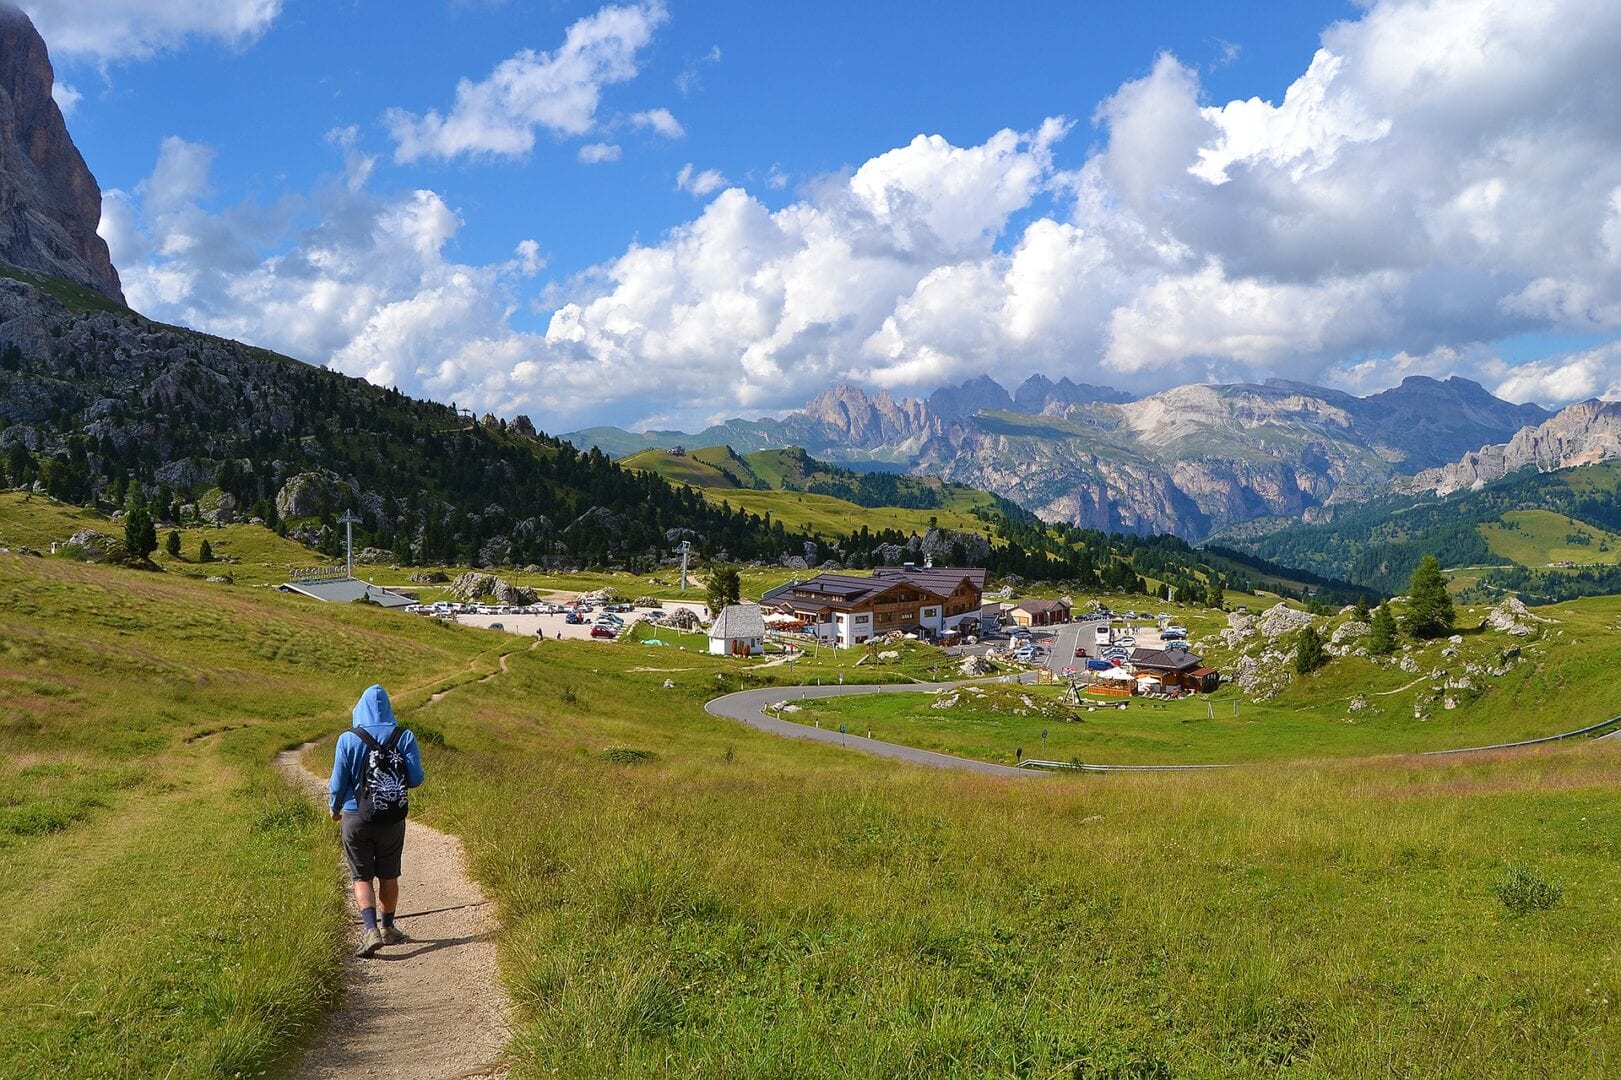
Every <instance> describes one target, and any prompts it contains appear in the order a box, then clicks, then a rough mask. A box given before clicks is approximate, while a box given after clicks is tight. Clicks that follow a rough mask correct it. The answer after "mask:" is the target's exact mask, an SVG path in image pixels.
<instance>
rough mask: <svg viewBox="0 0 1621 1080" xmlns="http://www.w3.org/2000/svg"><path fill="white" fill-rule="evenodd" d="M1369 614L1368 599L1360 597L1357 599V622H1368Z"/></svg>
mask: <svg viewBox="0 0 1621 1080" xmlns="http://www.w3.org/2000/svg"><path fill="white" fill-rule="evenodd" d="M1368 614H1369V612H1368V598H1367V597H1366V596H1358V597H1357V598H1356V621H1357V622H1367V621H1368Z"/></svg>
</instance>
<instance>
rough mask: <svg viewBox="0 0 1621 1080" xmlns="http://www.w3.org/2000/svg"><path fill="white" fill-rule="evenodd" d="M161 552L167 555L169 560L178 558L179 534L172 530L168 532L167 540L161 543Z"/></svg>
mask: <svg viewBox="0 0 1621 1080" xmlns="http://www.w3.org/2000/svg"><path fill="white" fill-rule="evenodd" d="M163 550H165V551H167V552H168V553H169V558H171V559H178V558H180V533H178V532H177V531H175V530H174V529H170V530H169V538H168V539H167V540H165V541H164V543H163Z"/></svg>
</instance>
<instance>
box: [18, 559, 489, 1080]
mask: <svg viewBox="0 0 1621 1080" xmlns="http://www.w3.org/2000/svg"><path fill="white" fill-rule="evenodd" d="M514 640H515V639H508V640H500V639H491V638H490V637H489V636H488V635H483V634H476V633H473V632H465V631H458V630H448V629H445V628H443V627H441V626H437V625H434V624H431V623H428V622H427V621H425V620H405V619H401V618H399V617H398V616H394V617H389V616H386V615H385V614H383V613H381V612H378V611H376V610H375V609H371V610H367V609H364V608H338V607H329V606H322V605H315V604H312V603H309V602H303V603H299V602H294V601H293V600H292V599H291V598H285V597H278V596H276V595H275V594H269V593H265V592H257V593H255V592H251V591H248V590H242V589H233V588H229V587H225V586H217V585H204V584H201V583H198V582H194V581H191V580H188V579H184V578H179V577H176V576H173V575H159V574H152V573H142V572H139V571H129V570H117V569H112V568H106V567H92V566H86V565H82V564H78V563H73V562H69V561H66V560H61V559H40V558H32V557H18V556H3V555H0V699H4V701H5V703H6V704H5V707H4V708H0V905H3V906H4V908H5V910H6V913H7V923H6V925H7V933H6V941H5V945H4V946H3V947H0V956H3V957H4V960H3V963H4V967H5V972H6V974H5V977H4V978H0V1013H3V1014H4V1015H5V1016H6V1018H7V1020H6V1023H4V1024H0V1075H7V1076H52V1075H81V1076H114V1075H118V1076H142V1075H196V1076H201V1075H227V1076H228V1075H232V1074H233V1073H234V1072H236V1071H237V1070H244V1075H246V1074H247V1072H251V1071H253V1070H255V1069H256V1068H258V1067H260V1066H262V1065H263V1064H264V1063H265V1062H266V1061H267V1060H269V1059H271V1058H273V1057H275V1056H276V1055H277V1054H278V1053H280V1052H281V1051H283V1050H284V1049H285V1048H286V1047H287V1046H288V1045H289V1044H290V1042H291V1041H292V1040H293V1039H296V1038H297V1037H298V1036H299V1034H300V1033H301V1032H303V1031H304V1030H306V1029H307V1028H308V1027H309V1025H310V1024H312V1023H313V1022H314V1021H315V1020H316V1019H318V1018H319V1017H320V1015H321V1014H322V1013H323V1012H324V1011H325V1010H326V1009H327V1008H328V1007H330V1006H331V1004H332V1003H333V1002H334V1001H335V1000H336V998H337V996H338V992H339V989H340V978H341V971H340V965H339V963H338V960H339V953H338V949H339V948H340V947H341V941H342V919H343V917H344V916H343V909H342V906H341V893H340V892H339V886H340V884H341V882H340V880H339V875H338V873H337V864H336V862H335V861H334V852H333V849H332V847H331V837H330V835H329V832H328V830H326V829H325V828H324V827H323V818H322V817H321V816H320V815H318V814H317V813H316V811H315V808H314V807H313V806H311V805H308V804H306V803H304V802H302V801H301V800H299V799H298V798H295V797H293V796H291V795H290V794H289V793H288V792H287V791H286V790H285V789H284V787H283V785H282V783H281V781H280V779H279V777H277V776H275V775H274V774H273V772H272V770H271V768H270V759H271V756H272V755H273V753H274V752H275V751H276V750H278V749H281V748H283V747H286V746H290V745H296V744H297V743H299V742H301V741H303V740H305V739H308V738H312V737H314V736H316V735H318V734H321V733H322V732H331V731H334V730H336V729H337V728H339V727H341V726H344V725H346V724H347V719H346V718H347V715H348V710H349V708H350V706H351V705H352V703H353V699H354V698H355V697H356V696H358V693H359V690H360V689H363V688H364V686H365V685H366V684H367V683H369V682H371V681H373V680H382V681H384V682H387V683H389V684H390V685H393V686H395V687H396V688H397V689H398V690H400V691H403V692H404V696H405V698H406V699H407V700H408V701H409V700H410V699H411V695H412V692H413V689H417V692H422V693H425V692H426V690H427V689H429V688H431V687H432V686H434V685H436V684H438V683H441V682H443V681H445V680H449V679H454V678H456V677H458V676H459V675H461V674H462V673H464V672H467V671H468V670H470V668H471V669H475V670H482V669H483V668H485V667H487V666H489V665H493V663H494V655H495V652H496V651H497V650H498V649H500V648H502V647H507V648H510V647H512V644H513V643H514ZM428 800H429V801H430V802H431V800H432V794H431V793H429V795H428Z"/></svg>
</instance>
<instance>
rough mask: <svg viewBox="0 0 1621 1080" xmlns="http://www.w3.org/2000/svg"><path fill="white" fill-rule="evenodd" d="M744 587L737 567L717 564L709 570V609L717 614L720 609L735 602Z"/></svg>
mask: <svg viewBox="0 0 1621 1080" xmlns="http://www.w3.org/2000/svg"><path fill="white" fill-rule="evenodd" d="M742 588H743V582H742V579H741V578H739V577H738V573H737V567H735V566H717V567H714V568H712V569H711V570H710V571H709V595H708V598H707V599H708V602H709V610H710V611H712V612H714V613H715V614H716V615H719V614H720V609H721V608H723V607H725V606H726V605H728V604H735V603H737V601H738V597H739V596H740V595H741V592H742Z"/></svg>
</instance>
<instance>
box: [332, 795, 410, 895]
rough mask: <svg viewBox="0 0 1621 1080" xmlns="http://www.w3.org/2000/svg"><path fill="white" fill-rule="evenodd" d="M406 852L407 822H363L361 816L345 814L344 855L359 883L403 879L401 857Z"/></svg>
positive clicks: (350, 870)
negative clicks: (383, 823)
mask: <svg viewBox="0 0 1621 1080" xmlns="http://www.w3.org/2000/svg"><path fill="white" fill-rule="evenodd" d="M404 851H405V822H403V821H395V822H391V823H390V824H387V825H380V824H378V823H377V822H375V821H362V820H361V818H360V815H359V814H351V813H350V812H349V811H347V810H345V811H344V812H343V853H344V854H345V855H347V856H348V857H349V873H350V876H351V877H353V878H354V880H356V881H370V880H371V879H372V878H381V879H382V880H384V881H388V880H390V879H392V878H397V877H399V876H400V855H401V853H402V852H404Z"/></svg>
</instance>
